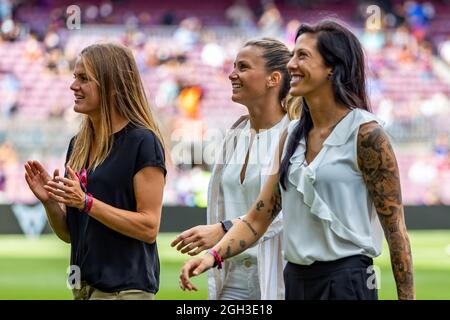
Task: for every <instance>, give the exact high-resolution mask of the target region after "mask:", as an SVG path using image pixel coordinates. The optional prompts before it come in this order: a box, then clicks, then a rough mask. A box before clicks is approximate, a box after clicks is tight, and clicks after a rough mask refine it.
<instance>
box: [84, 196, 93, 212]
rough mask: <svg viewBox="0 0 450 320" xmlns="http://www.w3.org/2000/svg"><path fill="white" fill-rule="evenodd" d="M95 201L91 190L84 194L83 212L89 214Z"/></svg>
mask: <svg viewBox="0 0 450 320" xmlns="http://www.w3.org/2000/svg"><path fill="white" fill-rule="evenodd" d="M93 203H94V197H93V196H92V194H90V193H89V192H86V193H85V194H84V209H83V212H85V213H87V214H89V212H90V211H91V209H92V204H93Z"/></svg>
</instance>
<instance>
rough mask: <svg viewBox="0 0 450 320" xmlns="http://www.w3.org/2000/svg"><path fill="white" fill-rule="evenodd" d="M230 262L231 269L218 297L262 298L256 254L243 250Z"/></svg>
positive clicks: (231, 298)
mask: <svg viewBox="0 0 450 320" xmlns="http://www.w3.org/2000/svg"><path fill="white" fill-rule="evenodd" d="M229 262H230V264H231V266H230V270H229V272H228V274H227V277H226V278H225V282H224V286H223V289H222V291H221V292H220V294H219V297H218V299H219V300H261V290H260V287H259V278H258V260H257V258H256V256H254V255H249V254H248V253H246V252H243V253H241V254H239V255H237V256H236V257H233V258H230V260H229Z"/></svg>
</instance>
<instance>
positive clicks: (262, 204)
mask: <svg viewBox="0 0 450 320" xmlns="http://www.w3.org/2000/svg"><path fill="white" fill-rule="evenodd" d="M262 208H264V201H261V200H260V201H258V203H257V204H256V210H257V211H261V209H262Z"/></svg>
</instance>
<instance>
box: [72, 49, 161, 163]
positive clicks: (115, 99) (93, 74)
mask: <svg viewBox="0 0 450 320" xmlns="http://www.w3.org/2000/svg"><path fill="white" fill-rule="evenodd" d="M80 59H81V63H82V64H83V65H84V67H85V69H86V73H87V76H88V77H89V79H91V80H93V81H94V82H95V84H96V85H97V88H98V90H99V97H100V113H101V125H100V128H99V130H98V131H96V134H97V136H96V137H95V138H96V142H97V152H96V154H95V156H94V158H93V159H91V161H92V165H91V166H92V169H95V168H96V167H97V166H98V165H100V164H101V163H102V162H103V161H104V160H105V159H106V158H107V156H108V155H109V153H110V152H111V148H112V146H113V143H114V141H113V139H114V135H113V130H112V110H113V109H112V108H115V110H116V111H117V113H118V114H119V115H120V116H121V117H123V118H125V119H127V120H128V121H129V122H130V123H132V124H133V125H135V126H137V127H141V128H147V129H149V130H150V131H152V132H153V133H154V134H155V135H156V137H157V138H158V139H159V141H160V142H161V144H162V145H163V148H164V145H165V144H164V139H163V137H162V135H161V132H160V130H159V128H158V126H157V124H156V122H155V120H154V117H153V115H152V113H151V111H150V107H149V104H148V101H147V97H146V95H145V91H144V86H143V84H142V80H141V77H140V75H139V71H138V68H137V65H136V61H135V59H134V57H133V53H132V52H131V50H130V49H128V48H126V47H124V46H122V45H119V44H113V43H106V44H94V45H91V46H88V47H86V48H84V49H83V50H82V51H81V54H80ZM93 142H94V129H93V126H92V123H91V120H90V119H89V117H88V116H87V115H85V116H84V117H83V120H82V123H81V126H80V130H79V132H78V134H77V135H76V138H75V141H74V145H73V149H72V153H71V156H70V159H69V161H68V165H69V166H71V167H72V169H74V170H76V171H80V170H81V169H82V168H83V167H84V166H85V165H86V163H87V162H88V160H89V152H90V150H91V147H92V144H93ZM164 149H165V148H164Z"/></svg>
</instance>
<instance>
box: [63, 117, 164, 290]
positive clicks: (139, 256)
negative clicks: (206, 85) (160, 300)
mask: <svg viewBox="0 0 450 320" xmlns="http://www.w3.org/2000/svg"><path fill="white" fill-rule="evenodd" d="M73 141H74V138H72V141H71V142H70V145H69V150H68V152H67V157H66V163H67V161H68V159H69V157H70V154H71V152H72V145H73ZM164 163H165V161H164V151H163V147H162V145H161V142H160V141H159V140H158V138H157V137H156V135H155V134H154V133H153V132H152V131H150V130H148V129H145V128H138V127H136V126H134V125H133V124H131V123H129V124H128V125H127V126H125V127H124V128H123V129H122V130H120V131H119V132H116V133H115V134H114V143H113V147H112V149H111V152H110V154H109V155H108V157H107V158H106V159H105V161H104V162H103V163H102V164H100V165H99V166H97V167H96V168H95V170H93V171H91V170H89V171H88V173H87V192H89V193H91V194H92V196H93V197H94V198H95V199H98V200H100V201H103V202H105V203H107V204H109V205H111V206H113V207H116V208H119V209H123V210H127V211H132V212H136V198H135V194H134V188H133V177H134V175H135V174H136V173H137V172H138V171H139V170H141V169H142V168H144V167H159V168H161V170H162V171H163V173H164V176H165V175H166V168H165V164H164ZM129 214H134V213H131V212H130V213H129ZM67 225H68V227H69V232H70V239H71V264H72V265H76V266H78V267H79V268H80V271H81V280H82V281H86V282H87V283H88V284H89V285H91V286H93V287H94V288H96V289H99V290H101V291H104V292H117V291H122V290H129V289H137V290H143V291H147V292H152V293H156V292H157V291H158V288H159V271H160V270H159V268H160V267H159V258H158V249H157V246H156V242H155V243H152V244H148V243H145V242H143V241H139V240H137V239H133V238H130V237H128V236H125V235H123V234H121V233H118V232H116V231H114V230H112V229H110V228H109V227H107V226H105V225H104V224H102V223H100V222H99V221H97V220H95V219H94V218H92V217H90V216H89V215H88V214H86V213H83V212H80V211H79V210H78V209H76V208H72V207H67Z"/></svg>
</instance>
